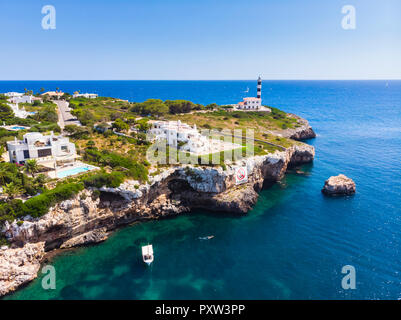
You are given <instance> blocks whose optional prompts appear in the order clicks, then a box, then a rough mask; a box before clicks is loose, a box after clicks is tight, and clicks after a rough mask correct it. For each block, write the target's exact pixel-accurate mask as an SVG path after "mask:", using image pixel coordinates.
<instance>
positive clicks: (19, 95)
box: [4, 92, 24, 98]
mask: <svg viewBox="0 0 401 320" xmlns="http://www.w3.org/2000/svg"><path fill="white" fill-rule="evenodd" d="M4 95H5V96H6V97H9V98H15V97H22V96H23V95H24V94H23V93H19V92H6V93H4Z"/></svg>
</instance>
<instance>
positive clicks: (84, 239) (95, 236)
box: [60, 228, 108, 249]
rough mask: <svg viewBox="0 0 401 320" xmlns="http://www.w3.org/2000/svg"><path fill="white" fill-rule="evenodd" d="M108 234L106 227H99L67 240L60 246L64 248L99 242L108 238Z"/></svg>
mask: <svg viewBox="0 0 401 320" xmlns="http://www.w3.org/2000/svg"><path fill="white" fill-rule="evenodd" d="M107 235H108V234H107V231H106V228H98V229H95V230H92V231H89V232H86V233H83V234H80V235H78V236H76V237H74V238H71V239H69V240H67V241H66V242H64V243H63V244H62V245H61V246H60V248H61V249H64V248H71V247H76V246H82V245H86V244H94V243H99V242H102V241H104V240H106V239H107Z"/></svg>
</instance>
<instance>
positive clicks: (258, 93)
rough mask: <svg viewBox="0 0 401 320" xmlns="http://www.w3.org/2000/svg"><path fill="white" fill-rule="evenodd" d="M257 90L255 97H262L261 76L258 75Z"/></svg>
mask: <svg viewBox="0 0 401 320" xmlns="http://www.w3.org/2000/svg"><path fill="white" fill-rule="evenodd" d="M257 88H258V92H257V95H256V98H258V99H262V78H261V77H260V76H259V78H258V87H257Z"/></svg>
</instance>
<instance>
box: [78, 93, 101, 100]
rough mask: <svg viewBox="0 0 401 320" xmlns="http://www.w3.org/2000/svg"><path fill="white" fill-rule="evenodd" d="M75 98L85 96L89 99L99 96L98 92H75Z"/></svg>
mask: <svg viewBox="0 0 401 320" xmlns="http://www.w3.org/2000/svg"><path fill="white" fill-rule="evenodd" d="M72 97H73V98H79V97H83V98H87V99H95V98H97V97H98V95H97V94H96V93H78V92H74V94H73V96H72Z"/></svg>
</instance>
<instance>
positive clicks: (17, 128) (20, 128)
mask: <svg viewBox="0 0 401 320" xmlns="http://www.w3.org/2000/svg"><path fill="white" fill-rule="evenodd" d="M10 129H13V130H25V129H27V128H26V127H20V126H12V127H10Z"/></svg>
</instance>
